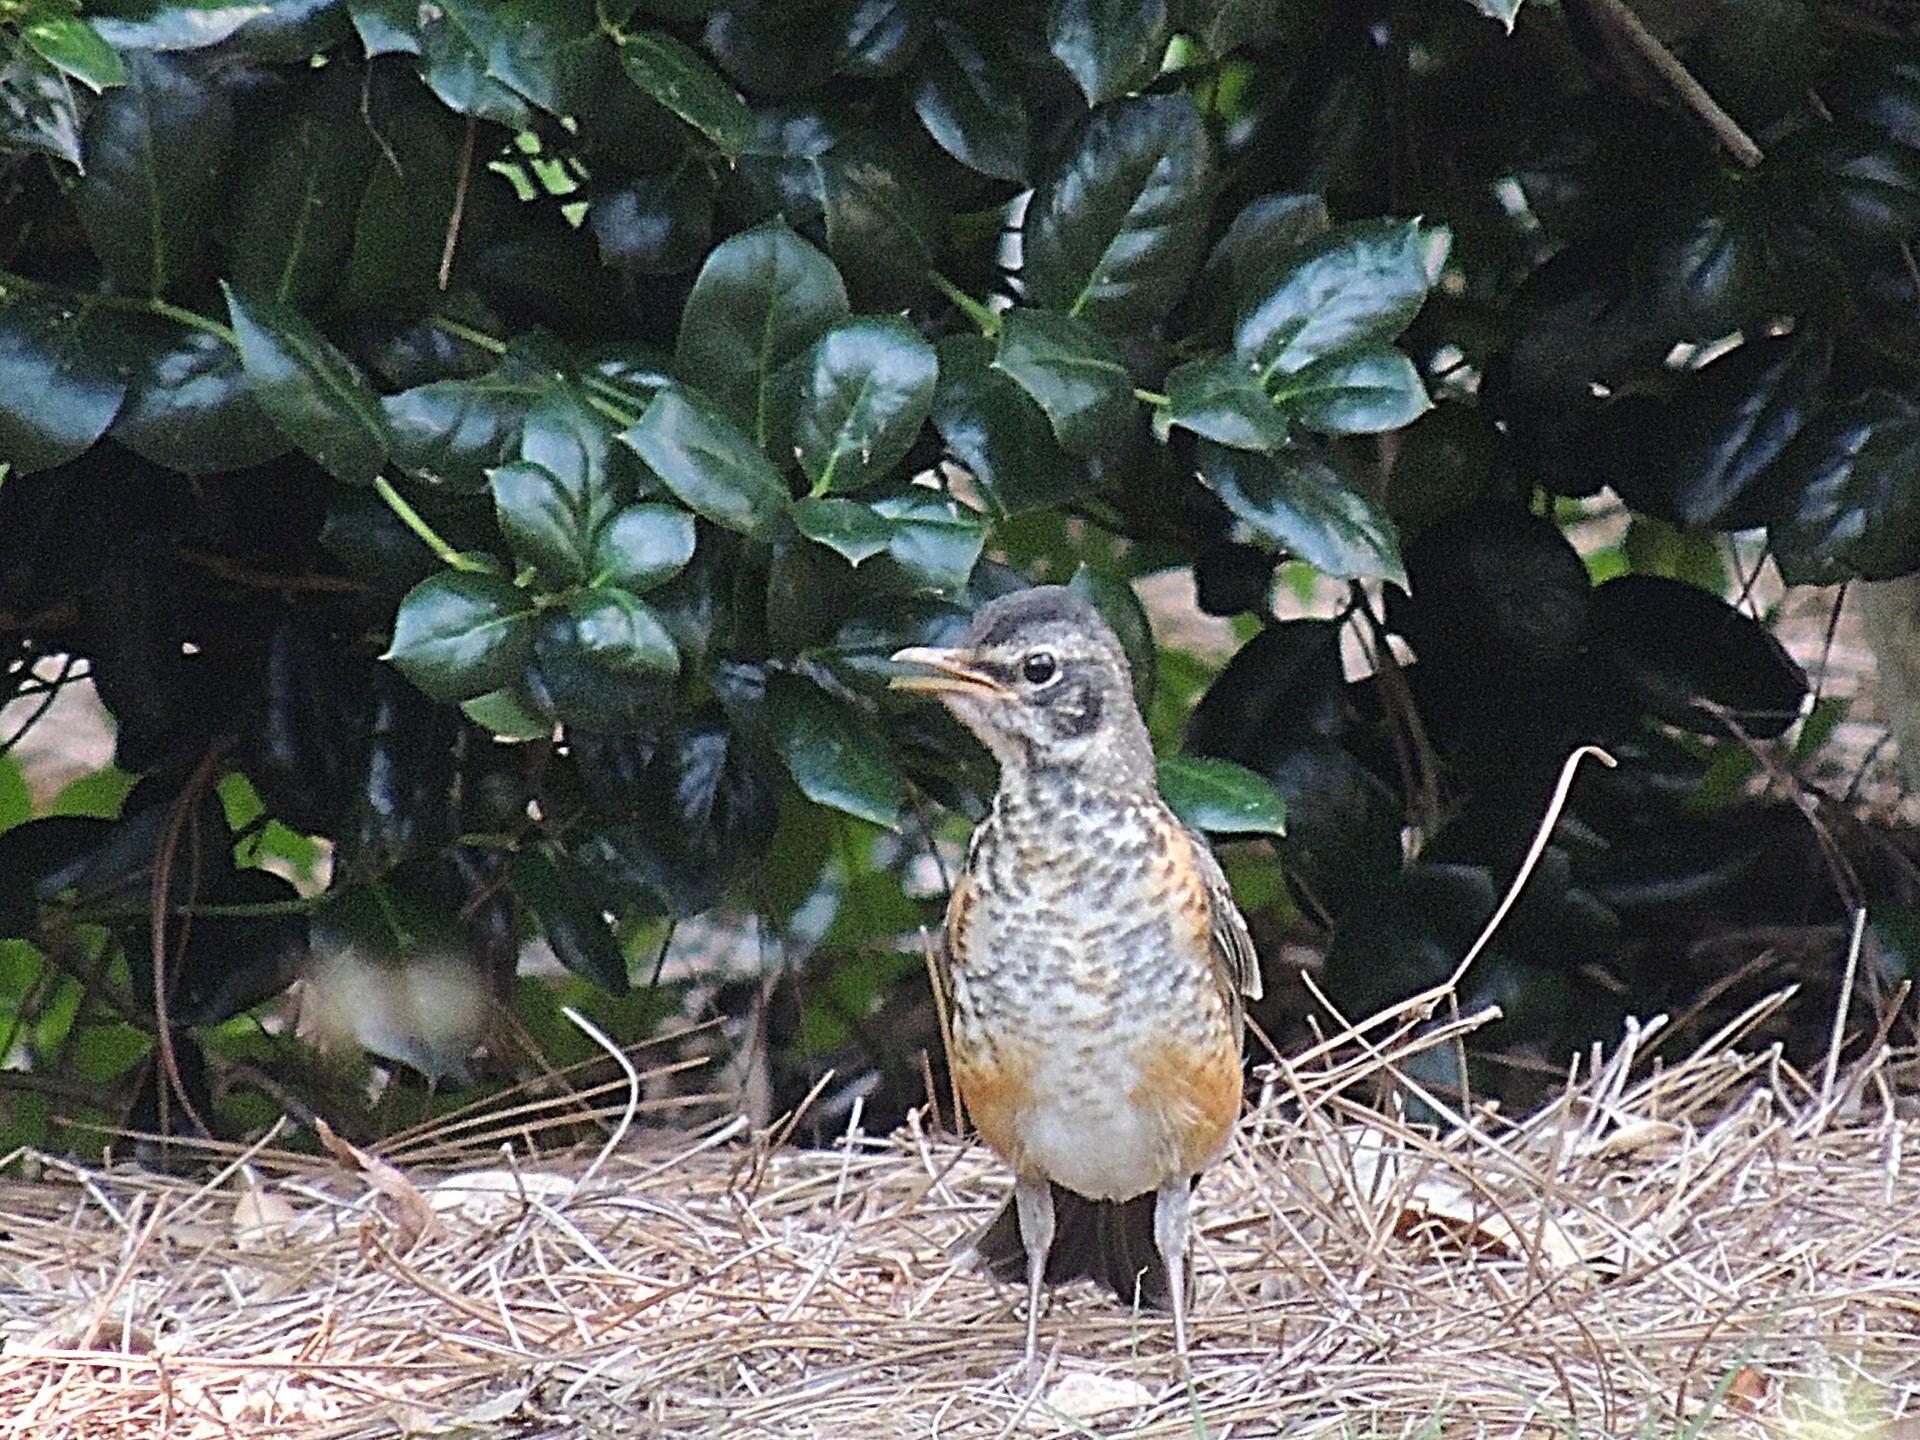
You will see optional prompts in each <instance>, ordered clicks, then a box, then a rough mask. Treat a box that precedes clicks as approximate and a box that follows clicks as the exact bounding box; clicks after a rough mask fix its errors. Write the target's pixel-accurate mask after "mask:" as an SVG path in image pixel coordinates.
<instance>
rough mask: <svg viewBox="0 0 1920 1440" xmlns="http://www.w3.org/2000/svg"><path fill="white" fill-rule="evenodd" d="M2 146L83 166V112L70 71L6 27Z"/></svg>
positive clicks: (1, 37)
mask: <svg viewBox="0 0 1920 1440" xmlns="http://www.w3.org/2000/svg"><path fill="white" fill-rule="evenodd" d="M0 149H7V150H18V151H25V152H30V153H37V154H41V155H50V156H52V157H53V158H54V159H55V160H62V161H65V162H66V163H67V164H69V165H73V166H76V167H77V166H78V165H79V164H80V114H79V111H78V110H77V109H76V108H75V107H74V102H73V86H72V83H71V82H70V81H69V80H68V79H67V77H66V76H65V75H62V74H61V73H60V72H59V71H58V70H56V69H55V68H54V67H53V66H51V65H49V64H48V63H47V62H46V61H45V60H42V59H41V58H40V57H39V56H38V55H36V54H34V53H33V51H32V50H31V49H30V48H28V47H27V46H26V45H25V44H23V43H22V42H21V41H19V40H18V39H16V38H15V37H14V36H12V35H9V34H8V33H7V32H6V31H4V30H0Z"/></svg>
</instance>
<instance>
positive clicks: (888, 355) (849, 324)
mask: <svg viewBox="0 0 1920 1440" xmlns="http://www.w3.org/2000/svg"><path fill="white" fill-rule="evenodd" d="M939 374H940V366H939V362H938V360H937V358H936V357H935V354H934V349H933V347H932V346H931V345H929V344H928V343H927V342H926V341H925V340H923V339H921V338H920V334H919V332H918V331H916V330H914V328H913V327H912V326H910V325H908V324H907V323H906V322H905V321H903V320H900V319H897V318H894V317H891V316H885V317H881V316H873V317H868V316H861V317H859V318H856V319H853V320H848V321H846V322H844V323H842V324H840V325H836V326H835V327H834V328H833V329H831V330H829V331H828V332H827V333H826V334H825V335H822V336H821V337H820V339H819V340H818V341H817V342H816V343H815V345H814V347H813V356H812V363H811V364H810V365H809V367H808V368H807V370H806V373H805V379H804V380H802V382H801V387H800V409H799V413H798V415H797V416H796V418H795V421H794V447H795V449H796V451H797V452H798V454H799V458H800V469H801V470H802V471H803V472H804V473H805V475H806V477H807V479H808V480H810V481H812V482H813V485H814V488H815V489H816V490H817V491H819V492H821V493H826V492H829V491H843V492H844V491H852V490H859V489H862V488H864V487H865V486H867V485H870V484H872V483H874V482H875V481H877V480H880V479H883V478H885V476H886V475H887V474H888V472H889V471H891V470H892V469H893V468H894V466H896V465H898V464H899V463H900V462H901V461H902V460H904V459H905V458H906V456H907V452H908V451H909V450H910V449H912V448H913V442H914V440H915V439H916V438H917V437H918V436H919V434H920V427H921V426H922V425H923V424H925V423H926V419H927V415H928V413H929V412H930V411H931V410H932V408H933V390H934V384H935V382H936V381H937V380H938V379H939Z"/></svg>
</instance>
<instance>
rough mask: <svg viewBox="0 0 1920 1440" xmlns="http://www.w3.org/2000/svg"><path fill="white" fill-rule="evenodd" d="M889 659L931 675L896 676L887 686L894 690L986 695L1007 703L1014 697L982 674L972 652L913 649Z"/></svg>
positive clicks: (914, 647) (986, 675)
mask: <svg viewBox="0 0 1920 1440" xmlns="http://www.w3.org/2000/svg"><path fill="white" fill-rule="evenodd" d="M888 658H890V659H891V660H892V661H893V662H894V663H895V664H896V665H921V666H925V667H926V672H927V673H925V674H920V675H896V676H894V677H893V678H892V679H891V680H889V681H888V682H887V688H888V689H890V690H911V691H914V692H915V693H917V694H924V695H982V696H986V697H989V698H991V699H995V700H1004V699H1006V698H1007V697H1009V696H1010V695H1012V693H1013V692H1012V691H1011V690H1009V689H1008V688H1007V687H1006V686H1005V685H1003V684H1001V683H1000V682H999V681H998V680H996V679H994V678H993V676H991V675H989V674H987V673H986V672H985V671H984V670H982V669H981V668H980V667H979V663H978V662H977V661H976V660H975V659H974V657H973V653H972V652H971V651H968V650H942V649H940V648H939V647H937V646H933V645H909V646H908V647H907V648H906V649H904V650H896V651H894V652H893V654H892V655H891V656H890V657H888Z"/></svg>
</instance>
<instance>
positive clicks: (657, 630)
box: [526, 590, 678, 735]
mask: <svg viewBox="0 0 1920 1440" xmlns="http://www.w3.org/2000/svg"><path fill="white" fill-rule="evenodd" d="M625 598H626V600H627V601H629V602H631V604H632V605H636V606H637V605H640V604H641V603H642V602H641V601H639V600H637V599H635V598H634V597H633V596H631V595H629V596H626V597H625ZM576 611H577V612H579V613H576ZM659 618H660V617H659V616H658V615H657V614H654V613H651V610H650V607H649V611H648V613H646V614H645V615H640V614H639V613H638V612H633V611H631V609H630V606H627V605H622V604H621V603H620V601H619V600H618V599H611V600H609V598H608V595H607V594H603V592H601V591H597V590H583V591H579V592H576V593H575V594H573V595H570V596H569V597H568V599H567V603H566V604H564V605H560V606H555V607H553V608H551V609H547V610H543V611H542V612H541V613H540V614H539V616H538V617H537V618H536V619H535V620H534V622H533V665H532V666H531V667H530V668H529V669H528V671H527V672H526V685H527V689H528V691H529V692H530V694H531V695H532V697H533V699H534V701H535V703H536V704H537V705H538V706H539V708H540V709H541V710H542V711H543V712H544V713H546V714H548V715H550V716H552V717H553V719H554V720H557V721H559V722H560V723H561V724H563V725H565V726H567V727H569V730H570V732H572V733H575V734H577V733H578V732H580V731H583V730H589V731H594V732H597V733H600V734H605V735H639V734H645V733H648V732H650V731H657V730H658V729H659V727H660V726H661V725H662V724H664V723H665V722H666V721H667V720H668V719H669V718H671V716H672V715H673V713H674V709H675V703H674V701H675V689H676V687H675V677H674V670H673V667H674V666H675V665H677V663H678V646H677V645H674V644H673V642H672V639H671V637H670V636H667V635H666V634H665V633H664V631H665V627H664V626H657V625H656V623H653V622H658V620H659ZM582 621H584V622H585V623H584V624H583V623H582Z"/></svg>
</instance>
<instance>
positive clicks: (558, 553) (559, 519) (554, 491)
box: [490, 460, 597, 585]
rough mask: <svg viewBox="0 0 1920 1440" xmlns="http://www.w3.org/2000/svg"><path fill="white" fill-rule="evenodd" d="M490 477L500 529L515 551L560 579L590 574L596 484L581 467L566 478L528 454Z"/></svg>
mask: <svg viewBox="0 0 1920 1440" xmlns="http://www.w3.org/2000/svg"><path fill="white" fill-rule="evenodd" d="M490 483H491V485H492V488H493V503H494V506H495V508H496V509H497V510H498V512H499V516H500V532H501V533H502V534H503V535H505V536H506V537H507V543H508V544H509V545H511V546H512V547H513V553H514V554H515V555H516V556H518V557H519V558H520V559H521V560H523V561H526V562H528V563H530V564H532V565H534V566H536V567H537V568H538V569H539V570H540V571H541V572H542V573H543V574H544V575H545V576H546V577H547V578H548V579H549V580H552V581H554V582H555V583H557V584H562V585H565V584H569V583H573V582H577V581H581V580H585V579H587V578H588V576H589V575H590V574H591V571H592V559H591V553H590V552H591V550H592V547H593V536H594V531H595V529H596V528H597V525H596V517H595V515H594V514H593V508H594V505H593V494H592V490H591V487H590V486H589V485H588V483H587V482H586V480H585V479H584V477H583V476H582V475H581V473H580V472H579V471H578V470H575V471H574V472H573V473H572V474H571V475H570V476H568V477H565V478H563V477H561V476H559V475H556V474H554V473H553V472H552V471H551V470H548V469H546V468H545V467H543V466H540V465H535V464H533V463H531V462H529V461H524V460H523V461H520V462H519V463H517V464H513V465H502V466H501V467H500V468H499V469H497V470H495V471H494V472H493V475H492V477H491V481H490Z"/></svg>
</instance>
